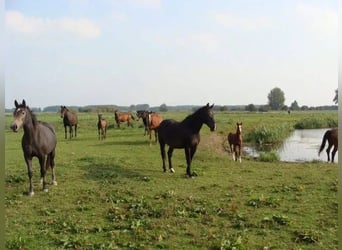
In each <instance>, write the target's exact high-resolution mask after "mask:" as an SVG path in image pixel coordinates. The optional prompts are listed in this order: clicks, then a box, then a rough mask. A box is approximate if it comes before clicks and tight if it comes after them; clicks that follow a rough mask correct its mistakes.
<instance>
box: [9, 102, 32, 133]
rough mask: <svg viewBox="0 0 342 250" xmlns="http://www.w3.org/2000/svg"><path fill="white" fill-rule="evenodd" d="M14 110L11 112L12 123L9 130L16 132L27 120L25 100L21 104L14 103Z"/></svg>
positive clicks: (27, 110)
mask: <svg viewBox="0 0 342 250" xmlns="http://www.w3.org/2000/svg"><path fill="white" fill-rule="evenodd" d="M14 105H15V110H14V112H13V117H14V121H13V122H12V124H11V126H10V128H11V129H12V130H13V132H18V131H19V129H20V128H21V127H23V125H24V122H25V120H26V119H27V115H28V113H29V112H30V110H29V109H28V106H26V102H25V100H23V102H22V103H21V104H19V103H18V102H17V100H15V101H14Z"/></svg>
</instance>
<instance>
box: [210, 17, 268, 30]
mask: <svg viewBox="0 0 342 250" xmlns="http://www.w3.org/2000/svg"><path fill="white" fill-rule="evenodd" d="M212 16H213V18H214V20H215V21H216V22H218V23H219V24H221V25H223V26H224V27H226V28H232V29H239V30H243V31H258V30H260V29H264V28H269V27H271V25H272V23H271V20H270V19H269V18H266V17H262V16H259V17H248V16H242V15H237V14H233V13H214V14H212Z"/></svg>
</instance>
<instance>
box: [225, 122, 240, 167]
mask: <svg viewBox="0 0 342 250" xmlns="http://www.w3.org/2000/svg"><path fill="white" fill-rule="evenodd" d="M228 144H229V148H230V152H231V153H232V155H233V160H234V161H237V160H238V158H239V161H240V162H241V148H242V122H240V123H236V133H235V134H234V133H229V134H228Z"/></svg>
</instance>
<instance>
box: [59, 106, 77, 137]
mask: <svg viewBox="0 0 342 250" xmlns="http://www.w3.org/2000/svg"><path fill="white" fill-rule="evenodd" d="M61 118H63V124H64V131H65V139H67V138H68V137H67V127H69V139H71V138H72V137H73V130H72V126H74V127H75V137H76V136H77V122H78V119H77V115H76V113H74V112H72V111H70V110H69V109H68V108H67V107H65V106H61Z"/></svg>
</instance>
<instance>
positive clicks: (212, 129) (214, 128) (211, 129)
mask: <svg viewBox="0 0 342 250" xmlns="http://www.w3.org/2000/svg"><path fill="white" fill-rule="evenodd" d="M215 130H216V123H215V124H214V127H212V128H210V131H211V132H213V131H215Z"/></svg>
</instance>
